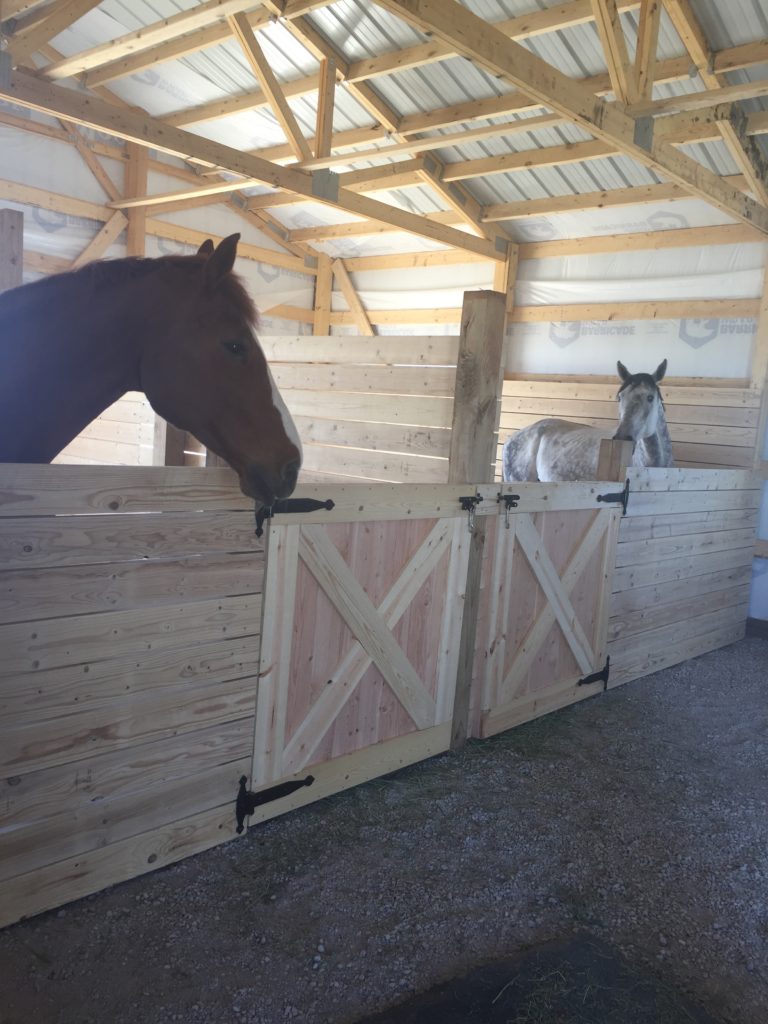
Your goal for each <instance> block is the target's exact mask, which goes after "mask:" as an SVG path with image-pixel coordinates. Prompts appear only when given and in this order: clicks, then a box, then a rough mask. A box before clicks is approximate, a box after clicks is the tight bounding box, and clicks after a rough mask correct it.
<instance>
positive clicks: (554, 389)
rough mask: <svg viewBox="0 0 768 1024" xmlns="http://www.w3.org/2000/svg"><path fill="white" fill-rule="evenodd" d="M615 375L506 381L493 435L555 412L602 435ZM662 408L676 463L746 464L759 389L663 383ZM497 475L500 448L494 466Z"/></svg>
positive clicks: (613, 411)
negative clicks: (497, 429)
mask: <svg viewBox="0 0 768 1024" xmlns="http://www.w3.org/2000/svg"><path fill="white" fill-rule="evenodd" d="M618 388H619V384H618V381H617V379H616V378H612V379H608V378H600V377H597V378H596V377H568V378H562V377H561V378H557V379H551V378H546V377H543V376H542V377H536V378H532V377H527V378H526V379H507V380H505V381H504V387H503V392H502V400H501V426H500V430H499V438H500V441H501V442H502V443H503V441H505V440H506V439H507V437H509V435H510V434H511V433H512V432H513V431H515V430H518V429H519V428H520V427H525V426H527V425H528V424H529V423H533V422H534V421H535V420H538V419H541V418H542V417H544V416H557V417H560V418H562V419H568V420H574V421H575V422H577V423H585V424H588V425H589V426H594V427H600V428H601V429H604V430H605V431H606V434H607V436H610V434H611V432H612V431H613V430H614V429H615V427H616V423H617V421H618V415H617V403H616V393H617V391H618ZM661 390H662V394H663V396H664V408H665V412H666V416H667V422H668V424H669V432H670V435H671V437H672V452H673V455H674V458H675V463H676V465H678V466H680V467H687V468H707V469H716V468H723V467H732V468H744V469H746V468H751V467H752V465H753V463H754V459H755V449H756V446H757V438H758V425H759V420H760V402H761V397H762V390H761V389H758V388H757V387H750V386H747V385H745V384H742V385H741V386H736V385H734V386H727V385H726V382H724V381H717V382H714V383H712V384H708V383H707V382H706V379H705V378H699V379H697V380H696V381H695V382H692V381H675V379H674V378H670V379H669V381H666V380H665V381H663V382H662V384H661ZM497 472H498V476H499V479H500V477H501V450H499V462H498V466H497Z"/></svg>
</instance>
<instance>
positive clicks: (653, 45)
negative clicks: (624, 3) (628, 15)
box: [634, 0, 662, 101]
mask: <svg viewBox="0 0 768 1024" xmlns="http://www.w3.org/2000/svg"><path fill="white" fill-rule="evenodd" d="M661 4H662V0H642V2H641V4H640V21H639V24H638V28H637V50H636V52H635V66H634V81H635V88H634V98H635V99H636V100H638V101H640V100H650V99H651V94H652V91H653V79H654V70H655V68H656V51H657V49H658V43H659V25H660V24H661Z"/></svg>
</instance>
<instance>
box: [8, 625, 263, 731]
mask: <svg viewBox="0 0 768 1024" xmlns="http://www.w3.org/2000/svg"><path fill="white" fill-rule="evenodd" d="M103 654H104V652H103V651H101V650H98V649H97V651H96V659H95V660H88V661H84V662H82V663H80V662H78V663H75V664H73V665H67V666H61V667H59V666H57V667H55V668H48V669H42V668H41V669H38V670H36V671H35V672H34V673H27V672H25V673H19V674H18V675H14V676H9V677H7V678H5V679H3V682H2V687H0V715H2V717H3V719H4V720H5V721H15V722H18V723H21V724H23V723H25V722H42V721H45V720H47V719H49V718H58V717H60V716H61V715H67V714H71V713H72V712H74V711H77V710H78V709H80V708H91V707H99V706H100V705H101V704H103V703H104V702H109V701H112V700H116V699H119V700H126V701H132V700H134V699H135V698H137V697H140V696H141V695H144V694H147V693H149V692H159V691H160V690H161V689H163V688H165V687H170V688H173V687H178V686H195V685H197V684H199V683H202V682H204V681H207V682H208V683H209V684H210V685H211V686H212V687H213V686H217V685H218V684H219V683H225V682H228V681H230V680H232V679H243V678H245V677H246V676H251V675H255V674H256V673H258V671H259V667H258V663H259V635H258V632H257V633H254V634H248V635H246V636H243V637H231V638H230V637H224V638H221V637H218V636H217V637H216V638H215V639H213V640H210V639H206V638H205V637H204V636H203V635H201V636H200V637H199V638H198V637H196V636H194V637H190V638H188V640H187V642H185V643H184V645H183V647H181V648H179V647H176V646H170V647H164V648H162V649H160V650H155V649H154V646H153V647H152V648H150V649H149V650H146V649H144V650H140V649H138V648H136V649H134V650H131V651H130V653H128V654H127V655H123V656H121V657H113V658H107V659H104V657H103Z"/></svg>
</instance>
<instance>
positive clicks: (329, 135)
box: [314, 59, 336, 166]
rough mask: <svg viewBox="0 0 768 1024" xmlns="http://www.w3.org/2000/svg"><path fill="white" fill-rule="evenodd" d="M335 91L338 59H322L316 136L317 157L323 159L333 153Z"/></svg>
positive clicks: (315, 149) (315, 148)
mask: <svg viewBox="0 0 768 1024" xmlns="http://www.w3.org/2000/svg"><path fill="white" fill-rule="evenodd" d="M335 92H336V61H335V60H333V59H331V60H322V61H321V62H320V82H319V86H318V91H317V125H316V128H315V138H314V151H315V159H323V158H324V157H325V158H327V157H329V156H330V155H331V140H332V139H333V104H334V98H335ZM315 166H317V164H315Z"/></svg>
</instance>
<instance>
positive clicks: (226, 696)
mask: <svg viewBox="0 0 768 1024" xmlns="http://www.w3.org/2000/svg"><path fill="white" fill-rule="evenodd" d="M255 698H256V679H254V678H250V679H238V680H233V681H232V682H229V683H220V684H218V685H216V686H212V685H211V684H210V683H208V682H205V683H203V684H202V685H200V686H188V687H181V688H178V689H170V688H166V689H163V690H161V691H159V692H158V693H150V694H146V695H142V696H141V697H139V698H136V699H134V700H120V699H118V700H115V701H112V702H104V703H102V705H101V706H99V707H97V708H93V709H84V710H77V711H75V712H73V713H72V714H70V715H65V716H62V717H59V718H50V719H48V720H46V721H43V722H30V723H26V724H21V725H15V724H14V722H13V721H10V722H8V723H7V725H4V729H3V747H2V753H1V754H0V764H1V765H2V768H3V770H4V771H5V773H6V774H7V775H24V774H26V773H27V772H34V771H39V770H40V769H41V768H49V767H54V766H56V765H65V764H71V763H72V762H73V761H82V760H84V759H87V758H89V757H92V756H93V755H95V754H100V753H103V752H108V751H113V750H119V749H125V748H129V747H133V746H136V745H137V744H140V743H147V742H150V741H151V740H156V739H163V738H166V737H171V736H175V735H178V734H179V733H182V732H193V731H194V730H195V729H199V728H203V727H204V726H207V725H214V724H216V723H217V722H218V723H224V722H231V721H233V720H235V719H238V718H249V717H250V718H252V717H253V714H254V704H255Z"/></svg>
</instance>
